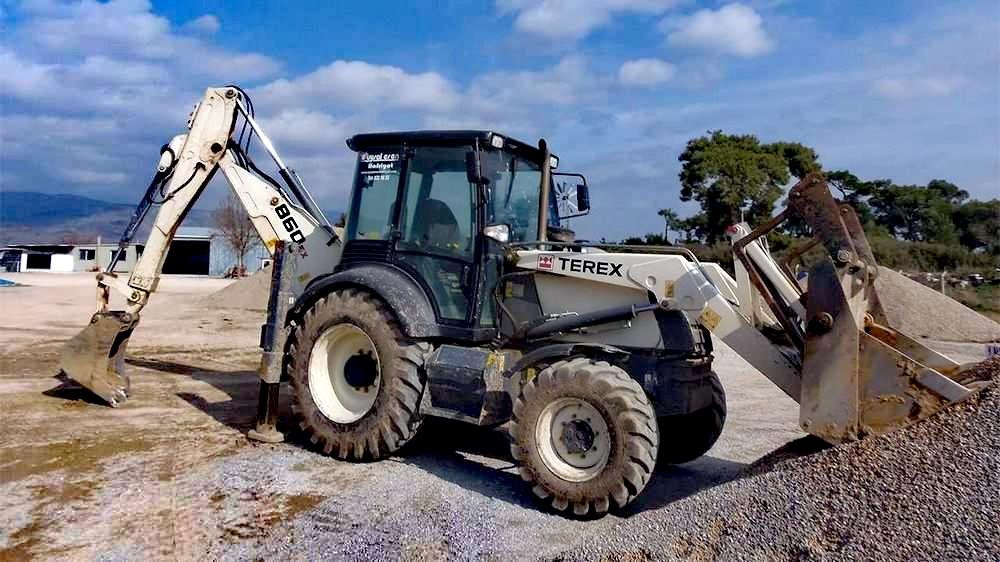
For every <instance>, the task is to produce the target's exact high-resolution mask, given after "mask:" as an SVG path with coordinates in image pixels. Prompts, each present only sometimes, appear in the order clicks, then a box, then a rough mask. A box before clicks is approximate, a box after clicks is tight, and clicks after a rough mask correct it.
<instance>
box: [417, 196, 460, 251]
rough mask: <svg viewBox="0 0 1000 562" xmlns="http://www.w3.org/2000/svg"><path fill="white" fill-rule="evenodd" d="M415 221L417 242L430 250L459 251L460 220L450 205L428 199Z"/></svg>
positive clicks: (419, 208)
mask: <svg viewBox="0 0 1000 562" xmlns="http://www.w3.org/2000/svg"><path fill="white" fill-rule="evenodd" d="M414 218H415V220H414V228H415V236H414V238H415V241H418V242H419V243H420V244H421V245H422V246H424V247H428V248H446V249H449V250H451V251H453V252H454V251H459V250H460V249H461V248H460V247H459V243H460V240H459V237H460V236H461V229H459V227H458V220H457V219H456V218H455V214H454V213H452V212H451V209H450V208H449V207H448V205H447V204H446V203H445V202H444V201H441V200H439V199H427V200H425V201H424V202H423V203H422V204H421V205H420V207H418V208H417V212H416V215H415V217H414Z"/></svg>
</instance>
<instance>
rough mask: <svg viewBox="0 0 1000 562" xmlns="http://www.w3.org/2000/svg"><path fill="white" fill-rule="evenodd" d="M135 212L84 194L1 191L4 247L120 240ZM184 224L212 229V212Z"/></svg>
mask: <svg viewBox="0 0 1000 562" xmlns="http://www.w3.org/2000/svg"><path fill="white" fill-rule="evenodd" d="M133 212H135V205H128V204H124V203H109V202H107V201H100V200H97V199H91V198H89V197H83V196H80V195H71V194H66V193H61V194H51V193H37V192H33V191H0V244H2V245H7V244H58V243H61V242H93V241H95V240H96V239H97V237H98V236H100V237H102V238H103V239H104V240H105V241H117V240H118V238H119V237H120V236H121V235H122V232H123V231H124V230H125V227H126V226H128V223H129V220H131V218H132V213H133ZM155 216H156V209H155V208H154V209H153V210H151V211H150V214H149V215H147V216H146V223H145V224H144V225H143V228H141V229H140V231H139V233H138V235H137V238H138V239H139V241H140V242H141V241H142V239H144V238H145V237H146V234H147V233H148V232H149V228H150V226H151V225H152V222H153V219H154V217H155ZM184 224H185V225H186V226H211V224H212V217H211V212H210V211H201V210H192V211H191V213H190V214H188V216H187V218H186V219H184Z"/></svg>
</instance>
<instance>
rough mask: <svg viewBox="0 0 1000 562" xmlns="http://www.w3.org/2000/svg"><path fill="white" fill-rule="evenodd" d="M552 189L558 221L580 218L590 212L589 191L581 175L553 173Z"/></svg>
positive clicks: (585, 179)
mask: <svg viewBox="0 0 1000 562" xmlns="http://www.w3.org/2000/svg"><path fill="white" fill-rule="evenodd" d="M552 187H553V194H554V195H555V198H556V207H557V208H558V209H559V218H560V219H570V218H573V217H580V216H583V215H586V214H587V213H589V212H590V189H589V188H588V187H587V178H585V177H583V175H581V174H564V173H557V172H553V173H552Z"/></svg>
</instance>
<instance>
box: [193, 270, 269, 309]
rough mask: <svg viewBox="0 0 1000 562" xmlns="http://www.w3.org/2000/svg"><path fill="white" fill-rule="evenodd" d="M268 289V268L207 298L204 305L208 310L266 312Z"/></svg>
mask: <svg viewBox="0 0 1000 562" xmlns="http://www.w3.org/2000/svg"><path fill="white" fill-rule="evenodd" d="M270 288H271V267H270V266H268V267H265V268H264V269H261V270H260V271H258V272H257V273H254V274H253V275H251V276H250V277H246V278H243V279H240V280H239V281H236V282H235V283H233V284H231V285H227V286H226V288H224V289H222V290H220V291H216V292H214V293H212V294H211V295H209V296H207V297H206V298H205V305H206V306H208V307H209V308H239V309H244V310H267V294H268V292H269V290H270Z"/></svg>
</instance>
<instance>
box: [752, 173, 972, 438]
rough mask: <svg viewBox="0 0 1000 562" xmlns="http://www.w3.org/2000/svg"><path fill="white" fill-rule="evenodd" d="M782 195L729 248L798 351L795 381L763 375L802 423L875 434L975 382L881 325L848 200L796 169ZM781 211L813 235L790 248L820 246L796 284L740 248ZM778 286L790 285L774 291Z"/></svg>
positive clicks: (865, 248)
mask: <svg viewBox="0 0 1000 562" xmlns="http://www.w3.org/2000/svg"><path fill="white" fill-rule="evenodd" d="M788 201H789V203H788V209H786V210H785V211H784V212H782V213H781V214H780V215H778V216H777V217H775V218H774V219H772V220H771V221H769V222H768V223H766V224H763V225H761V226H760V227H758V228H757V229H755V230H754V231H753V232H750V233H749V234H747V235H746V236H742V237H740V238H738V239H737V241H736V242H735V243H734V245H733V253H734V255H735V256H736V258H737V259H738V260H739V262H738V263H739V264H741V265H742V266H743V268H744V270H745V271H746V273H747V276H748V278H749V281H750V283H751V284H752V285H753V287H754V288H755V289H756V290H757V291H758V293H759V295H760V296H761V297H762V298H763V299H764V301H765V302H767V303H768V306H769V307H770V312H771V313H772V314H773V316H774V318H776V319H777V320H778V322H779V324H780V325H781V327H782V328H783V331H782V333H783V335H784V336H785V338H787V339H785V340H784V341H783V343H784V345H786V346H787V347H788V349H789V350H790V354H791V355H796V354H795V353H794V352H793V351H791V350H794V351H798V354H797V357H796V358H795V359H796V362H798V363H799V366H800V369H801V371H800V372H801V380H800V381H797V382H799V383H800V384H798V385H794V387H788V386H787V385H786V386H782V383H781V382H780V381H778V380H776V379H775V378H772V379H771V380H773V381H775V382H776V384H778V385H779V386H781V387H782V389H785V388H792V391H791V392H790V395H791V396H792V398H794V399H796V400H797V401H798V402H799V406H800V409H799V424H800V425H801V427H802V429H804V430H805V431H806V432H808V433H810V434H812V435H815V436H817V437H820V438H822V439H824V440H826V441H828V442H831V443H840V442H844V441H852V440H855V439H861V438H863V437H866V436H869V435H879V434H883V433H887V432H890V431H893V430H895V429H897V428H899V427H902V426H904V425H906V424H908V423H911V422H914V421H917V420H922V419H924V418H927V417H929V416H931V415H933V414H934V413H936V412H938V411H940V410H942V409H943V408H946V407H948V406H949V405H950V404H953V403H955V402H958V401H960V400H964V399H965V398H967V397H969V396H971V395H973V394H974V393H975V392H977V391H978V390H980V389H982V388H983V387H984V386H985V383H984V382H983V381H977V380H974V377H972V376H970V375H969V373H970V368H971V367H973V366H974V365H971V364H970V365H960V364H959V363H957V362H955V361H953V360H951V359H949V358H948V357H946V356H944V355H942V354H940V353H938V352H936V351H934V350H932V349H930V348H928V347H927V346H925V345H924V344H923V343H921V342H920V341H918V340H916V339H914V338H911V337H909V336H907V335H906V334H904V333H902V332H900V331H898V330H896V329H894V328H893V327H892V326H891V325H890V324H889V322H888V319H887V318H886V315H885V312H884V310H883V307H882V300H883V298H885V297H886V295H879V293H878V290H877V288H876V284H875V279H876V277H877V276H878V275H879V265H878V263H877V262H876V261H875V256H874V254H873V252H872V249H871V246H870V245H869V243H868V238H867V237H866V236H865V233H864V230H863V229H862V226H861V222H860V221H859V220H858V217H857V214H856V213H855V212H854V209H853V207H851V206H850V205H849V204H847V203H841V202H838V201H837V200H836V199H834V198H833V195H831V194H830V190H829V188H828V187H827V185H826V182H825V181H824V180H823V179H822V177H820V176H818V175H809V176H807V177H805V178H803V179H802V181H800V182H799V183H798V184H796V185H795V187H793V188H792V189H791V191H790V192H789V197H788ZM790 218H792V219H796V220H798V221H799V222H800V223H801V224H803V225H806V226H808V228H809V230H810V231H811V232H812V235H813V237H814V238H815V240H814V241H812V242H810V243H809V244H807V245H806V246H804V247H803V248H801V249H799V250H797V251H794V252H793V253H792V255H801V254H802V253H804V252H805V251H808V250H809V249H810V248H812V247H814V246H816V245H821V246H822V247H823V248H824V249H825V250H826V253H827V256H826V257H825V258H824V259H823V260H821V261H820V262H819V263H817V264H816V265H815V266H814V267H812V269H811V270H810V271H809V279H808V289H807V290H805V292H804V293H802V292H801V289H800V288H799V287H798V284H797V281H796V280H795V278H794V277H793V276H792V275H791V273H790V269H789V268H788V267H787V264H786V267H785V268H780V267H777V264H775V263H774V262H773V260H772V259H771V258H770V257H769V256H766V255H765V254H766V252H765V251H763V250H762V249H760V248H758V249H757V250H755V251H756V255H757V259H756V260H755V258H754V256H753V255H752V254H751V251H750V250H753V247H752V246H751V244H755V243H756V242H755V240H757V239H759V238H760V237H762V236H764V235H765V234H767V233H768V232H770V231H771V230H773V229H775V228H776V227H778V226H779V225H780V224H782V223H783V222H784V221H785V220H788V219H790ZM760 256H764V257H763V258H761V257H760ZM782 276H784V277H785V278H784V279H783V278H782ZM787 287H792V289H790V290H783V288H787ZM796 292H797V293H799V294H798V295H796V294H794V293H796ZM790 293H791V294H790ZM912 305H913V306H922V305H923V303H912ZM953 306H956V307H961V306H963V305H962V304H960V303H958V302H954V303H953ZM764 374H765V375H767V376H769V377H771V376H772V375H770V374H768V373H764ZM786 392H789V391H788V390H786Z"/></svg>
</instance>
